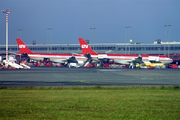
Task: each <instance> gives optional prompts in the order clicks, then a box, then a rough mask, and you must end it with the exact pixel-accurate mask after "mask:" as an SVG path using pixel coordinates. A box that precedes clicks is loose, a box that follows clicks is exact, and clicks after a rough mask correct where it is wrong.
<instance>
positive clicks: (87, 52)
mask: <svg viewBox="0 0 180 120" xmlns="http://www.w3.org/2000/svg"><path fill="white" fill-rule="evenodd" d="M79 43H80V46H81V48H82V51H83V55H84V56H85V57H87V58H88V59H87V61H86V62H85V66H88V65H89V64H90V63H96V62H100V63H103V62H104V61H108V60H111V61H112V60H114V62H115V63H118V64H130V66H131V65H136V63H144V62H149V61H159V62H161V63H164V64H169V63H171V62H172V59H170V58H169V57H167V56H164V55H132V54H107V53H96V52H94V51H93V50H92V49H91V48H90V46H89V45H88V44H87V43H86V41H85V40H84V39H83V38H79Z"/></svg>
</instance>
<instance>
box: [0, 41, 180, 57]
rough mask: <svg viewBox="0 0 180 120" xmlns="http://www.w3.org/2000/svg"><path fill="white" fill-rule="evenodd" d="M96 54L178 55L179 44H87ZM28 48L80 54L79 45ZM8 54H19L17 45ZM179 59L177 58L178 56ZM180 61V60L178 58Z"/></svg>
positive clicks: (39, 51) (38, 51) (2, 49)
mask: <svg viewBox="0 0 180 120" xmlns="http://www.w3.org/2000/svg"><path fill="white" fill-rule="evenodd" d="M89 45H90V46H91V48H92V49H93V50H94V51H95V52H98V53H119V54H152V55H153V54H154V55H171V54H173V55H176V54H179V55H180V42H175V41H174V42H162V41H161V40H157V41H154V43H152V44H143V43H133V42H131V43H96V44H89ZM27 46H28V48H29V49H30V50H31V51H33V52H37V53H82V51H81V47H80V45H79V44H35V42H34V41H33V43H32V44H29V45H28V44H27ZM8 50H9V52H15V53H18V52H19V48H18V45H9V47H8ZM5 52H6V45H0V53H5ZM178 57H179V56H178ZM178 59H180V58H178Z"/></svg>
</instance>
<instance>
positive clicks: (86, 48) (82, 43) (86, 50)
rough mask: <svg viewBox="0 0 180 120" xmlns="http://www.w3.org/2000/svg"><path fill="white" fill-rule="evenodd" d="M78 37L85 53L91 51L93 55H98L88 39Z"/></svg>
mask: <svg viewBox="0 0 180 120" xmlns="http://www.w3.org/2000/svg"><path fill="white" fill-rule="evenodd" d="M78 39H79V43H80V46H81V49H82V51H83V54H84V55H85V54H86V53H89V54H91V55H97V53H96V52H94V51H93V50H92V49H91V47H90V46H89V45H88V44H87V43H86V41H85V40H84V39H83V38H78Z"/></svg>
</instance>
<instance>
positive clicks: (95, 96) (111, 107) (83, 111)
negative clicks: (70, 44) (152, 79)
mask: <svg viewBox="0 0 180 120" xmlns="http://www.w3.org/2000/svg"><path fill="white" fill-rule="evenodd" d="M0 119H77V120H79V119H81V120H85V119H96V120H98V119H117V120H118V119H158V120H159V119H162V120H165V119H166V120H167V119H177V120H179V119H180V89H179V88H173V87H171V88H170V87H169V88H168V87H159V88H154V87H149V88H103V87H94V88H66V89H62V88H43V87H40V88H22V89H20V88H16V89H13V88H8V89H4V88H3V89H1V90H0Z"/></svg>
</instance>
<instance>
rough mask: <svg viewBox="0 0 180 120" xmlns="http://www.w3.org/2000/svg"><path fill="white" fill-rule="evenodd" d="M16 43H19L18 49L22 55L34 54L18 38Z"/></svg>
mask: <svg viewBox="0 0 180 120" xmlns="http://www.w3.org/2000/svg"><path fill="white" fill-rule="evenodd" d="M16 41H17V43H18V47H19V50H20V52H21V53H27V54H29V53H33V52H32V51H31V50H30V49H29V48H28V47H27V46H26V45H25V44H24V42H23V41H22V40H21V39H20V38H17V39H16Z"/></svg>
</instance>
